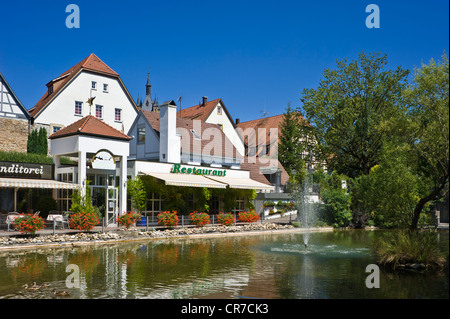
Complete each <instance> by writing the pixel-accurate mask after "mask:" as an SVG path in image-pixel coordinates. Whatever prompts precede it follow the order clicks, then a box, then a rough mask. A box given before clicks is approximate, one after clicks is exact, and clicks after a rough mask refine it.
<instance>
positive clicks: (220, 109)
mask: <svg viewBox="0 0 450 319" xmlns="http://www.w3.org/2000/svg"><path fill="white" fill-rule="evenodd" d="M217 114H219V115H222V106H220V105H217Z"/></svg>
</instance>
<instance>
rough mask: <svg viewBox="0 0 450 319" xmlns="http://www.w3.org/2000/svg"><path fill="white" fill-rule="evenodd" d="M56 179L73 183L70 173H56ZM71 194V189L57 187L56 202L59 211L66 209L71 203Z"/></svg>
mask: <svg viewBox="0 0 450 319" xmlns="http://www.w3.org/2000/svg"><path fill="white" fill-rule="evenodd" d="M57 177H58V181H61V182H66V183H73V182H74V181H73V174H72V173H63V174H58V176H57ZM72 195H73V190H71V189H58V190H56V198H55V199H56V203H57V204H58V209H59V210H61V211H68V210H69V209H70V207H71V205H72Z"/></svg>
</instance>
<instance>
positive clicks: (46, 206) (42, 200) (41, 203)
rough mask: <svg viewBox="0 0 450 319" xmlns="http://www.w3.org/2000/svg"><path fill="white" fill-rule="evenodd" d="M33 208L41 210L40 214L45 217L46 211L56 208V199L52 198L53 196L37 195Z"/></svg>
mask: <svg viewBox="0 0 450 319" xmlns="http://www.w3.org/2000/svg"><path fill="white" fill-rule="evenodd" d="M35 208H36V211H40V212H41V213H40V216H42V217H47V215H48V213H49V212H50V211H51V210H57V209H58V203H57V202H56V200H54V199H53V197H50V196H41V197H39V199H38V201H37V203H36V207H35Z"/></svg>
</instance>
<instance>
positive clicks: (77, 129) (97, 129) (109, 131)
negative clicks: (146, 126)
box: [48, 115, 131, 140]
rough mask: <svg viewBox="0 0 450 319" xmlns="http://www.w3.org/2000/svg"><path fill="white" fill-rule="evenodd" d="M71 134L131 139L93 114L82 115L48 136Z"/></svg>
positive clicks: (50, 137)
mask: <svg viewBox="0 0 450 319" xmlns="http://www.w3.org/2000/svg"><path fill="white" fill-rule="evenodd" d="M71 135H90V136H98V137H104V138H110V139H118V140H131V137H129V136H128V135H126V134H125V133H122V132H120V131H119V130H116V129H115V128H114V127H112V126H110V125H108V124H106V123H105V122H103V121H102V120H99V119H98V118H96V117H95V116H93V115H88V116H85V117H83V118H82V119H80V120H78V121H76V122H74V123H72V124H70V125H68V126H66V127H64V128H63V129H61V130H59V131H57V132H55V133H53V134H52V135H50V136H49V137H48V138H49V139H55V138H60V137H65V136H71Z"/></svg>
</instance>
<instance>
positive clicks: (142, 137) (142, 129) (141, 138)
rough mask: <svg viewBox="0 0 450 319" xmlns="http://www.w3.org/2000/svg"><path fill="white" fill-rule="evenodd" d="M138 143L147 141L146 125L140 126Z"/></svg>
mask: <svg viewBox="0 0 450 319" xmlns="http://www.w3.org/2000/svg"><path fill="white" fill-rule="evenodd" d="M137 142H138V143H145V126H144V125H143V126H139V127H138V140H137Z"/></svg>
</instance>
